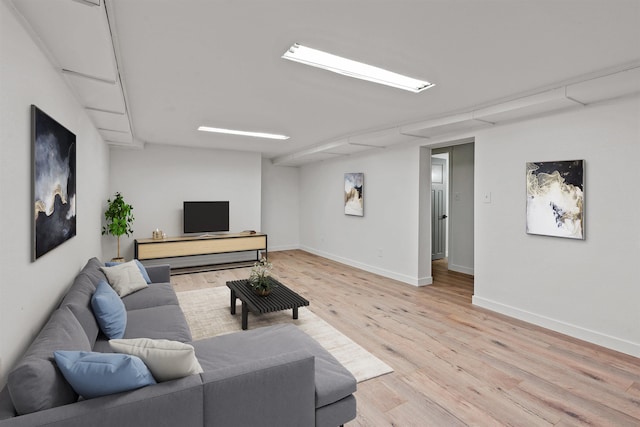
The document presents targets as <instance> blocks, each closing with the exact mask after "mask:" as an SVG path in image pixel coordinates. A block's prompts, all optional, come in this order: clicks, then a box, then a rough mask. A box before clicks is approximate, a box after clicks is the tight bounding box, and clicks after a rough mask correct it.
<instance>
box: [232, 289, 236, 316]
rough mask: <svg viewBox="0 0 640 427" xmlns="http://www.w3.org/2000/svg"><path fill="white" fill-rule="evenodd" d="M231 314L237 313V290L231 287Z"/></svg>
mask: <svg viewBox="0 0 640 427" xmlns="http://www.w3.org/2000/svg"><path fill="white" fill-rule="evenodd" d="M231 314H236V291H234V290H233V289H231Z"/></svg>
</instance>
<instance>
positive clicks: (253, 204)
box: [103, 144, 262, 259]
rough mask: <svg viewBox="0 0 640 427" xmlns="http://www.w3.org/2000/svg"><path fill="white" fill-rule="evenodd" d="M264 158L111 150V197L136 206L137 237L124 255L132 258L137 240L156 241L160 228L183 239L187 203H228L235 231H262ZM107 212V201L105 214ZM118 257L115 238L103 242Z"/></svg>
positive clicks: (150, 148)
mask: <svg viewBox="0 0 640 427" xmlns="http://www.w3.org/2000/svg"><path fill="white" fill-rule="evenodd" d="M261 166H262V161H261V156H260V153H247V152H240V151H223V150H205V149H199V148H184V147H180V148H178V147H173V146H163V145H154V144H147V145H146V146H145V148H144V150H129V149H121V148H112V149H111V169H110V174H109V175H110V185H109V187H110V193H111V194H114V193H115V192H120V193H122V195H123V197H124V199H125V201H126V202H128V203H129V204H131V205H132V206H133V214H134V217H135V221H134V223H133V235H132V236H130V237H127V236H126V235H125V236H122V237H121V238H120V245H121V255H123V256H124V257H125V258H127V259H131V258H133V254H134V244H133V241H134V239H146V238H151V237H152V236H151V233H152V232H153V230H155V229H156V228H159V229H161V230H163V231H164V232H165V233H166V234H167V235H168V236H181V235H182V234H183V232H182V231H183V230H182V203H183V202H184V201H185V200H193V201H197V200H228V201H229V229H230V231H231V232H240V231H243V230H256V231H261V230H260V214H261V194H262V189H261V186H262V171H261ZM105 208H106V201H105V203H104V205H103V209H105ZM103 244H104V254H105V256H106V257H114V256H115V253H116V239H115V237H113V236H105V237H104V238H103Z"/></svg>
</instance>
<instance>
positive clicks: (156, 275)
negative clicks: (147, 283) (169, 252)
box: [145, 264, 171, 283]
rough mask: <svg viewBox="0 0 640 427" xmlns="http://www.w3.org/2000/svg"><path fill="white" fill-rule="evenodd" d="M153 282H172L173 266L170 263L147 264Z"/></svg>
mask: <svg viewBox="0 0 640 427" xmlns="http://www.w3.org/2000/svg"><path fill="white" fill-rule="evenodd" d="M145 269H146V270H147V274H148V275H149V279H151V283H170V282H171V266H170V265H169V264H159V265H150V266H148V267H147V266H145Z"/></svg>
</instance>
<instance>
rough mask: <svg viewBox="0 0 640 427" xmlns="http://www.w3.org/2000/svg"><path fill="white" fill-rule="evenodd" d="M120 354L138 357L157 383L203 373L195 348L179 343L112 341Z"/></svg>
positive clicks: (142, 339)
mask: <svg viewBox="0 0 640 427" xmlns="http://www.w3.org/2000/svg"><path fill="white" fill-rule="evenodd" d="M109 345H110V346H111V348H112V349H113V350H114V351H116V352H118V353H125V354H132V355H134V356H138V357H139V358H140V359H142V361H143V362H144V363H145V365H147V367H148V368H149V370H150V371H151V373H152V374H153V377H154V378H155V379H156V381H159V382H162V381H170V380H175V379H177V378H182V377H186V376H188V375H195V374H200V373H202V367H201V366H200V363H198V359H196V355H195V352H194V350H193V346H192V345H189V344H185V343H181V342H178V341H170V340H152V339H150V338H136V339H128V340H126V339H124V340H110V341H109Z"/></svg>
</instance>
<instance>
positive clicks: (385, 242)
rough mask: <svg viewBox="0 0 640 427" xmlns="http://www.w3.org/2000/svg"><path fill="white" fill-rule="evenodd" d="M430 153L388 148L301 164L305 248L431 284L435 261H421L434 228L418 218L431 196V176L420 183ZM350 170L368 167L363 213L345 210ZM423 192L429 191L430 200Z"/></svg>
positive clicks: (387, 274)
mask: <svg viewBox="0 0 640 427" xmlns="http://www.w3.org/2000/svg"><path fill="white" fill-rule="evenodd" d="M421 154H422V156H421ZM429 155H430V153H429V151H428V150H427V151H426V152H425V153H421V151H420V147H402V148H387V149H385V150H374V151H370V152H367V153H365V154H361V155H359V156H353V157H351V156H347V157H344V158H340V159H337V160H332V161H327V162H320V163H313V164H310V165H307V166H304V167H302V168H301V170H300V244H301V247H302V248H303V249H305V250H307V251H309V252H312V253H315V254H318V255H321V256H324V257H327V258H330V259H334V260H337V261H340V262H343V263H346V264H349V265H352V266H356V267H359V268H362V269H364V270H367V271H372V272H375V273H378V274H381V275H383V276H387V277H391V278H394V279H397V280H401V281H404V282H407V283H411V284H414V285H418V284H420V285H423V284H427V283H430V282H431V270H430V262H429V263H426V266H427V267H426V270H423V269H421V268H420V263H419V257H420V256H421V253H422V252H424V250H423V249H424V248H423V246H425V244H426V245H427V247H430V230H425V227H424V226H423V227H422V228H421V227H420V225H421V224H420V221H419V217H418V211H419V204H420V203H421V202H423V203H427V204H428V203H429V201H430V197H428V195H429V194H430V185H431V181H430V177H423V179H422V181H424V182H423V184H422V185H421V175H420V164H421V162H422V163H424V162H429V161H430V157H429ZM348 172H364V216H363V217H356V216H349V215H345V214H344V174H345V173H348ZM420 191H425V192H427V193H426V200H424V198H421V197H420ZM426 220H427V221H428V218H427V219H426ZM427 224H428V222H427ZM423 225H424V224H423ZM427 228H428V227H427ZM421 232H422V233H427V235H426V236H423V237H424V238H426V242H424V241H421V239H420V238H419V237H420V233H421ZM421 243H423V244H421ZM427 251H428V249H427ZM427 256H428V257H429V260H430V254H428V255H427ZM422 265H425V263H423V264H422Z"/></svg>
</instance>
